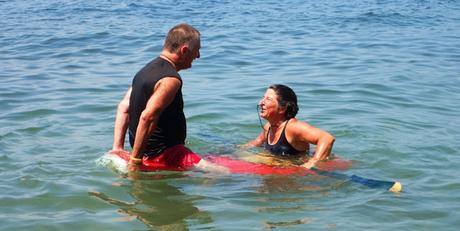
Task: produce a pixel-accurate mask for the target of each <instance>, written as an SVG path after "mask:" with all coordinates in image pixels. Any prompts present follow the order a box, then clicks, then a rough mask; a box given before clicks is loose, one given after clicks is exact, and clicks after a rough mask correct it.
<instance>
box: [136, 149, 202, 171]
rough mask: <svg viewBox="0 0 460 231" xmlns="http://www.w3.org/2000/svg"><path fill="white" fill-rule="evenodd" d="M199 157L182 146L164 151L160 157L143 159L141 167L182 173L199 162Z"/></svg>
mask: <svg viewBox="0 0 460 231" xmlns="http://www.w3.org/2000/svg"><path fill="white" fill-rule="evenodd" d="M200 160H201V157H200V156H199V155H197V154H196V153H194V152H192V151H191V150H190V149H188V148H186V147H185V146H184V145H182V144H178V145H175V146H172V147H170V148H168V149H166V150H165V151H164V152H162V153H161V154H160V155H157V156H154V157H144V158H143V160H142V165H143V166H146V167H148V168H149V169H151V168H153V169H157V170H173V171H184V170H189V169H191V168H192V167H193V166H194V165H195V164H197V163H198V162H200Z"/></svg>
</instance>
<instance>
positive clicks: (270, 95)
mask: <svg viewBox="0 0 460 231" xmlns="http://www.w3.org/2000/svg"><path fill="white" fill-rule="evenodd" d="M284 112H285V110H281V109H280V108H279V104H278V95H277V94H276V92H275V91H274V90H272V89H267V91H266V92H265V94H264V96H263V97H262V99H261V100H260V102H259V115H260V117H262V118H264V119H266V120H270V119H274V118H277V117H279V116H281V117H284Z"/></svg>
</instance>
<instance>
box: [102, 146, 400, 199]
mask: <svg viewBox="0 0 460 231" xmlns="http://www.w3.org/2000/svg"><path fill="white" fill-rule="evenodd" d="M129 157H130V153H129V152H127V151H118V152H108V153H106V155H105V156H104V158H102V159H106V160H109V161H111V162H112V164H114V165H116V168H117V169H118V170H120V171H123V172H126V171H127V166H128V162H129ZM204 159H205V160H208V161H210V162H211V163H214V164H217V165H220V166H223V167H226V168H228V169H229V171H230V173H232V174H258V175H299V176H305V175H322V176H327V177H332V178H336V179H341V180H347V181H351V182H354V183H358V184H361V185H365V186H367V187H369V188H382V189H386V190H389V191H392V192H401V191H402V184H401V183H400V182H397V181H382V180H375V179H369V178H365V177H360V176H357V175H351V176H350V175H347V174H343V173H339V172H337V170H347V169H349V168H350V166H351V161H349V160H342V159H335V160H329V161H325V162H322V163H320V165H319V166H317V167H316V168H313V169H306V168H303V167H301V166H286V167H279V166H270V165H266V164H259V163H252V162H249V161H245V160H239V159H235V158H232V157H230V156H217V155H216V156H212V155H209V156H205V157H204ZM122 169H123V170H122ZM136 169H137V170H138V171H143V172H155V171H163V170H168V171H184V170H183V169H179V168H174V167H170V166H164V165H159V164H158V163H155V162H154V161H152V160H149V159H143V163H142V165H138V166H137V168H136Z"/></svg>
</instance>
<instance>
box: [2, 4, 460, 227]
mask: <svg viewBox="0 0 460 231" xmlns="http://www.w3.org/2000/svg"><path fill="white" fill-rule="evenodd" d="M459 11H460V4H459V2H458V1H421V0H419V1H415V0H413V1H352V2H343V1H333V0H327V1H323V2H321V3H320V2H316V1H271V0H270V1H253V2H244V1H228V2H225V1H222V2H221V1H209V0H205V1H196V2H195V1H166V0H165V1H155V2H148V1H140V2H131V1H99V2H97V3H96V2H94V3H92V2H85V1H76V2H67V1H58V0H56V1H47V2H41V1H0V28H2V30H1V33H0V54H1V55H0V109H1V110H0V174H1V180H0V182H1V183H0V230H161V229H171V230H265V229H275V228H276V229H282V230H283V229H292V230H306V229H315V230H394V229H400V230H457V229H458V227H459V226H460V222H459V220H460V217H459V215H458V212H456V211H458V210H459V209H460V202H459V201H460V196H459V195H460V183H459V182H460V178H459V177H458V174H457V166H458V165H459V164H460V157H459V151H458V150H459V149H460V142H459V140H460V134H459V130H460V125H459V124H460V123H459V122H460V121H459V117H458V115H459V114H460V109H459V106H458V105H459V102H460V65H459V63H460V30H459V28H460V15H459V14H458V12H459ZM184 21H185V22H188V23H190V24H192V25H194V26H195V27H197V28H198V29H199V30H200V31H201V33H202V50H201V58H200V59H199V60H196V62H195V63H194V67H193V68H192V69H190V70H187V71H183V72H181V75H182V77H183V79H184V88H183V93H184V100H185V107H186V116H187V121H188V124H187V125H188V137H187V146H188V147H190V148H191V149H192V150H194V151H195V152H198V153H203V154H208V153H211V154H215V155H223V154H228V153H234V152H237V150H236V149H235V148H234V146H235V145H236V144H240V143H244V142H246V141H247V140H249V139H252V138H254V137H255V136H256V135H257V134H258V133H259V132H260V126H259V121H258V118H257V114H256V109H255V107H256V104H257V102H258V100H259V99H260V97H261V96H262V95H263V93H264V91H265V88H266V87H267V86H269V85H270V84H273V83H283V84H286V85H289V86H291V87H292V88H293V89H294V90H295V91H296V92H297V95H298V98H299V106H300V112H299V114H298V116H297V117H298V118H299V119H301V120H304V121H308V122H309V123H311V124H312V125H314V126H317V127H320V128H322V129H324V130H327V131H329V132H331V133H332V134H333V135H334V136H335V137H336V143H335V146H334V152H335V153H336V154H337V155H339V156H340V157H341V158H343V159H349V160H353V163H354V165H353V167H352V168H351V169H350V170H348V171H347V172H346V173H347V174H357V175H360V176H364V177H369V178H376V179H382V180H398V181H400V182H402V184H403V185H404V191H403V192H402V193H399V194H394V193H390V192H384V191H381V190H376V189H369V188H366V187H364V186H360V185H356V184H352V183H350V182H346V181H342V180H337V179H331V178H324V177H314V176H307V177H299V176H258V175H236V174H234V175H225V176H222V175H213V174H207V173H201V172H184V173H171V172H159V173H155V174H140V175H136V176H134V178H135V179H136V180H133V179H132V178H129V177H127V176H126V175H123V174H119V173H117V172H116V171H114V170H113V169H111V168H108V167H104V166H99V165H97V164H96V160H97V159H98V158H99V157H101V156H102V155H103V154H104V153H105V152H106V151H107V150H109V149H110V147H111V143H112V130H113V121H114V114H115V109H116V104H117V103H118V101H119V100H120V99H121V97H122V96H123V94H124V92H125V90H126V89H127V88H128V86H129V84H130V82H131V80H132V77H133V75H134V74H135V73H136V72H137V70H138V69H139V68H141V67H142V66H143V65H145V63H147V62H148V61H150V60H151V59H152V58H154V57H155V56H156V55H157V54H158V53H159V51H160V49H161V46H162V43H163V38H164V35H165V33H166V32H167V30H168V29H169V28H170V27H171V26H173V25H175V24H177V23H179V22H184Z"/></svg>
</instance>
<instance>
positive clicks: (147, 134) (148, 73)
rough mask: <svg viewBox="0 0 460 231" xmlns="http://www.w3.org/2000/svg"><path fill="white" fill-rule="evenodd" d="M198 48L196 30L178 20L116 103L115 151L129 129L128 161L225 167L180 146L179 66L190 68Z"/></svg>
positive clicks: (182, 125)
mask: <svg viewBox="0 0 460 231" xmlns="http://www.w3.org/2000/svg"><path fill="white" fill-rule="evenodd" d="M200 47H201V43H200V32H199V31H198V30H197V29H195V28H193V27H192V26H190V25H188V24H179V25H176V26H175V27H173V28H172V29H171V30H170V31H169V32H168V35H167V37H166V39H165V43H164V46H163V50H162V51H161V54H160V55H159V57H157V58H155V59H154V60H152V61H151V62H149V63H148V64H147V65H146V66H144V67H143V68H142V69H141V70H140V71H139V72H138V73H137V74H136V75H135V76H134V79H133V82H132V86H131V87H130V88H129V89H128V91H127V93H126V94H125V96H124V98H123V100H122V101H121V102H120V103H119V105H118V108H117V115H116V119H115V129H114V141H113V147H112V151H115V152H116V151H123V150H124V140H125V135H126V131H127V130H128V133H129V141H130V144H131V147H132V148H133V150H132V153H131V156H130V161H129V164H130V165H140V164H142V163H143V160H149V162H151V161H153V162H155V163H158V166H159V170H161V169H179V170H186V169H190V168H192V167H198V168H200V169H206V170H217V171H226V168H224V167H220V166H216V165H214V164H212V163H210V162H208V161H206V160H204V159H202V158H201V157H200V156H198V155H197V154H195V153H193V152H192V151H191V150H189V149H188V148H186V147H185V146H184V143H185V138H186V133H187V131H186V120H185V115H184V111H183V107H184V103H183V98H182V78H181V76H180V75H179V73H178V71H180V70H184V69H187V68H190V67H192V62H193V61H194V60H195V59H197V58H200ZM156 166H157V165H156Z"/></svg>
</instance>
